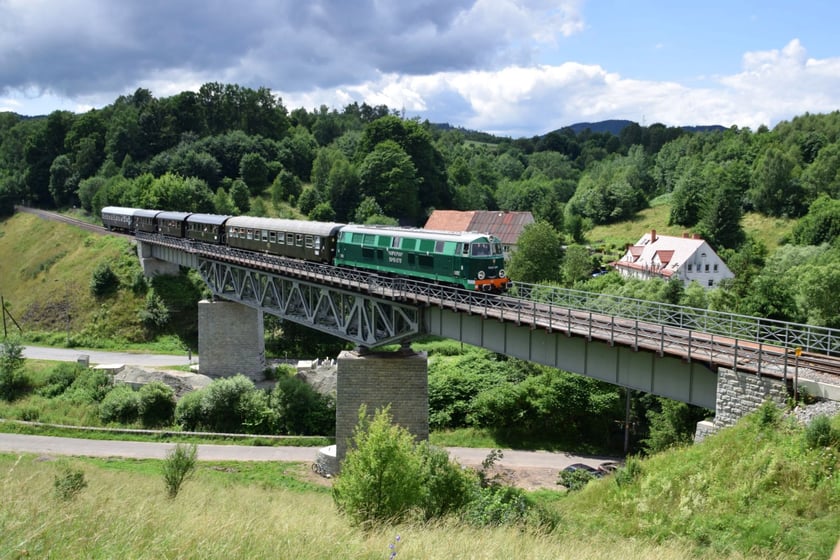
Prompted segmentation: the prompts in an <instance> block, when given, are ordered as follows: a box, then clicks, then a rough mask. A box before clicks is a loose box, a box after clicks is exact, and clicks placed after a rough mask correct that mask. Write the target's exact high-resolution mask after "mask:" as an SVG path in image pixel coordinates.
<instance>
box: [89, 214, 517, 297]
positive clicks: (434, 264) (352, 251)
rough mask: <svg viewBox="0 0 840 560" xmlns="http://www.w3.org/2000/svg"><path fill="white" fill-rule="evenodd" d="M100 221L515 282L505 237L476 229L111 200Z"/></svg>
mask: <svg viewBox="0 0 840 560" xmlns="http://www.w3.org/2000/svg"><path fill="white" fill-rule="evenodd" d="M101 217H102V224H103V225H104V226H105V227H106V228H108V229H109V230H112V231H113V230H116V231H123V232H126V233H130V234H136V233H137V232H145V233H151V234H158V235H163V236H169V237H177V238H181V239H188V240H193V241H196V242H202V243H210V244H213V245H223V246H227V247H231V248H234V249H241V250H246V251H255V252H259V253H267V254H270V255H276V256H280V257H287V258H295V259H303V260H307V261H313V262H319V263H327V264H331V265H335V266H344V267H350V268H356V269H362V270H370V271H374V272H378V273H384V274H390V275H398V276H408V277H411V278H416V279H420V280H428V281H432V282H438V283H442V284H448V285H453V286H457V287H460V288H465V289H468V290H476V291H482V292H491V293H502V292H505V291H507V290H508V288H510V286H511V281H510V279H509V278H508V277H507V276H506V274H505V270H504V257H503V254H502V243H501V240H499V238H497V237H495V236H493V235H490V234H486V233H477V232H448V231H430V230H425V229H418V228H406V227H390V226H365V225H356V224H341V223H335V222H311V221H304V220H288V219H279V218H260V217H251V216H225V215H218V214H201V213H189V212H169V211H161V210H147V209H142V208H126V207H121V206H106V207H105V208H103V209H102V213H101Z"/></svg>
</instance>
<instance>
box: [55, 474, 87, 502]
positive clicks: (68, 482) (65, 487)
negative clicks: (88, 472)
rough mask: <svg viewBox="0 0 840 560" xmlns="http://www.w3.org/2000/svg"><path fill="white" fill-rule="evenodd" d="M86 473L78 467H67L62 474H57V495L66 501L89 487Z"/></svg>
mask: <svg viewBox="0 0 840 560" xmlns="http://www.w3.org/2000/svg"><path fill="white" fill-rule="evenodd" d="M87 485H88V483H87V481H86V480H85V473H84V472H83V471H81V470H78V469H71V468H69V467H68V468H65V469H64V471H63V473H62V474H61V476H58V475H56V477H55V481H54V482H53V487H54V488H55V496H56V497H57V498H58V499H60V500H64V501H68V500H72V499H73V498H75V497H76V496H77V495H78V494H79V493H80V492H81V491H82V490H84V489H85V488H87Z"/></svg>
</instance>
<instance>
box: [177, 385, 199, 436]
mask: <svg viewBox="0 0 840 560" xmlns="http://www.w3.org/2000/svg"><path fill="white" fill-rule="evenodd" d="M203 398H204V389H199V390H197V391H190V392H189V393H187V394H186V395H184V396H183V397H181V398H180V399H178V404H177V405H175V423H176V424H178V425H179V426H181V428H183V429H184V430H186V431H188V432H194V431H196V430H198V429H199V428H201V421H202V415H201V401H202V399H203Z"/></svg>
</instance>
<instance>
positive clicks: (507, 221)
mask: <svg viewBox="0 0 840 560" xmlns="http://www.w3.org/2000/svg"><path fill="white" fill-rule="evenodd" d="M532 223H534V216H533V215H532V214H531V213H530V212H502V211H497V210H474V211H469V212H460V211H458V210H435V211H434V212H432V215H431V216H429V219H428V221H427V222H426V225H425V226H424V228H425V229H436V230H443V231H480V232H482V233H492V234H493V235H495V236H496V237H498V238H499V239H501V240H502V243H504V244H506V245H513V244H515V243H516V240H517V239H519V235H520V234H521V233H522V230H523V229H524V228H525V226H527V225H528V224H532Z"/></svg>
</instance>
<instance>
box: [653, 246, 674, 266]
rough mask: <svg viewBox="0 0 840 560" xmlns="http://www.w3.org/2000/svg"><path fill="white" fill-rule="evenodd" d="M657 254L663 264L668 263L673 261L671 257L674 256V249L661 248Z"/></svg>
mask: <svg viewBox="0 0 840 560" xmlns="http://www.w3.org/2000/svg"><path fill="white" fill-rule="evenodd" d="M656 254H657V256H658V257H659V262H661V263H662V264H668V263H669V262H671V258H672V257H673V256H674V251H673V250H663V249H660V250H659V251H657V252H656Z"/></svg>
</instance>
